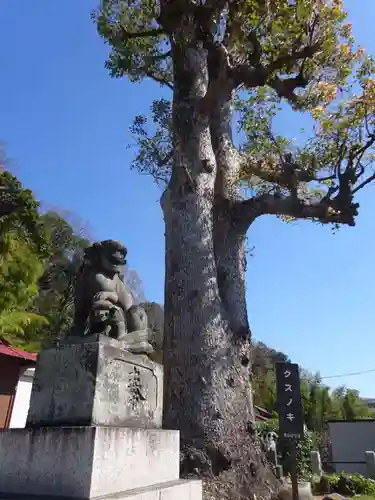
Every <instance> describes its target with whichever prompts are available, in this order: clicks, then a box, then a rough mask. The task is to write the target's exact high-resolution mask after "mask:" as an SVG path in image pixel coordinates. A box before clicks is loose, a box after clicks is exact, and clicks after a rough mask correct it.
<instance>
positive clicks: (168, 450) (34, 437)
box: [0, 427, 188, 500]
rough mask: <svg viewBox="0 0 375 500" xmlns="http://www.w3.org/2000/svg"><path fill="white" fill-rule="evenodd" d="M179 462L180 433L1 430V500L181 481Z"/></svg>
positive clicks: (80, 495)
mask: <svg viewBox="0 0 375 500" xmlns="http://www.w3.org/2000/svg"><path fill="white" fill-rule="evenodd" d="M179 459H180V446H179V432H178V431H169V430H161V429H131V428H126V427H42V428H39V429H37V428H36V429H4V430H0V498H7V495H9V496H21V495H22V496H23V497H27V496H28V495H30V496H31V495H32V496H48V497H50V498H51V497H52V498H53V497H65V498H67V499H69V498H70V499H89V498H95V497H105V496H107V495H111V494H115V493H118V492H119V491H127V490H134V489H136V488H143V487H147V486H150V485H155V484H157V483H167V482H170V481H177V480H178V479H179ZM182 490H183V488H182ZM150 495H151V494H150ZM166 495H167V493H166ZM140 498H143V497H142V496H141V497H140ZM145 498H153V497H152V496H150V497H145ZM166 498H167V497H166ZM168 498H169V497H168ZM184 498H185V497H184ZM186 498H188V497H186ZM179 500H181V499H179Z"/></svg>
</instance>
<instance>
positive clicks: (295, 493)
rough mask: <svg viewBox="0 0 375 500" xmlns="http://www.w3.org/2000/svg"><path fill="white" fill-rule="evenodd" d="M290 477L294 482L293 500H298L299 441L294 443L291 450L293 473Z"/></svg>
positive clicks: (291, 472)
mask: <svg viewBox="0 0 375 500" xmlns="http://www.w3.org/2000/svg"><path fill="white" fill-rule="evenodd" d="M290 477H291V480H292V497H293V500H298V498H299V497H298V476H297V441H293V443H292V448H291V471H290Z"/></svg>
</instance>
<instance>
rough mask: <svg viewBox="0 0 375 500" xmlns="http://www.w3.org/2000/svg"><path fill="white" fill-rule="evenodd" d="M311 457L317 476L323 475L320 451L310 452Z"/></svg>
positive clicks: (312, 466) (313, 470)
mask: <svg viewBox="0 0 375 500" xmlns="http://www.w3.org/2000/svg"><path fill="white" fill-rule="evenodd" d="M310 459H311V469H312V473H313V474H314V475H315V476H319V477H321V476H322V475H323V469H322V461H321V458H320V453H319V451H312V452H311V453H310Z"/></svg>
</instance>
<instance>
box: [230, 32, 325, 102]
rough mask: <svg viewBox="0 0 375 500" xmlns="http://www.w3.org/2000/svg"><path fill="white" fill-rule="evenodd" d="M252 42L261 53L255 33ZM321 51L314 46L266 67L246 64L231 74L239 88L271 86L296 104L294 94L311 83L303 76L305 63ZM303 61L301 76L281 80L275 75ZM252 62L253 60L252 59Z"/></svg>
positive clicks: (318, 46) (285, 56)
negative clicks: (276, 72) (278, 71)
mask: <svg viewBox="0 0 375 500" xmlns="http://www.w3.org/2000/svg"><path fill="white" fill-rule="evenodd" d="M251 42H252V44H253V45H254V47H255V48H257V51H258V52H259V50H260V48H261V46H260V42H259V40H258V39H257V37H256V35H255V33H251ZM319 49H320V44H314V45H310V46H307V47H304V48H303V49H301V50H298V51H297V50H296V51H293V52H292V53H291V54H285V55H283V56H280V57H279V58H277V59H275V61H273V62H271V63H269V64H268V66H264V65H261V64H259V61H258V63H257V64H255V65H254V66H249V65H246V64H242V65H239V66H237V67H233V68H231V74H232V78H233V82H234V86H235V87H236V88H237V87H239V86H240V85H245V86H246V87H247V88H254V87H258V86H263V85H267V84H268V85H269V86H270V87H272V88H273V89H274V90H275V91H276V92H277V94H278V96H279V97H284V98H285V99H287V100H289V101H290V102H293V103H296V102H297V100H298V96H297V95H296V94H295V93H294V91H295V90H296V89H297V88H305V87H306V86H307V85H308V83H309V81H308V79H307V78H306V77H305V76H304V75H303V63H304V61H305V60H306V59H308V58H311V57H313V56H314V55H315V54H316V53H317V52H318V51H319ZM300 60H302V61H303V63H302V66H301V68H300V71H299V74H298V75H297V76H295V77H290V78H280V77H279V76H277V75H274V73H275V71H277V70H282V69H283V68H284V67H285V66H288V65H289V66H291V65H293V64H295V63H297V62H298V61H300ZM250 62H252V61H251V59H250Z"/></svg>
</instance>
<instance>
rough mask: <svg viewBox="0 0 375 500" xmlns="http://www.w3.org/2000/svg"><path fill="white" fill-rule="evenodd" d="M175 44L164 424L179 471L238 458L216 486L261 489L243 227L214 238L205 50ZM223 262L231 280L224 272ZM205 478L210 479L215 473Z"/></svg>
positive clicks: (220, 468)
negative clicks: (203, 106) (200, 105)
mask: <svg viewBox="0 0 375 500" xmlns="http://www.w3.org/2000/svg"><path fill="white" fill-rule="evenodd" d="M180 47H181V44H180V45H179V51H178V52H177V48H176V47H175V48H174V51H175V53H174V56H175V57H174V71H175V74H174V88H175V89H174V102H173V118H174V130H175V134H176V135H175V137H174V161H173V172H172V177H171V181H170V183H169V186H168V188H167V190H166V191H165V193H164V195H163V198H162V207H163V213H164V219H165V224H166V277H165V283H166V285H165V286H166V288H165V335H164V349H163V352H164V370H165V391H164V394H165V396H164V397H165V401H164V427H165V428H171V429H179V430H180V433H181V452H182V461H181V466H182V474H183V475H189V474H196V475H199V476H202V475H203V476H206V477H211V478H213V477H217V476H220V477H223V474H222V473H223V472H224V471H232V470H235V469H236V468H237V469H238V467H240V469H241V464H242V467H244V469H243V470H242V473H240V475H241V480H239V479H238V475H237V476H235V475H233V476H231V477H226V478H225V480H224V484H225V486H226V487H229V488H230V489H232V490H233V488H240V489H241V488H244V486H243V484H242V483H246V484H247V485H249V484H254V483H255V484H257V485H258V487H259V488H260V490H262V492H264V490H265V489H267V488H266V487H265V482H264V481H263V479H261V477H263V476H264V471H265V469H264V463H263V462H262V461H261V460H262V457H261V452H260V449H259V446H258V444H257V440H256V437H255V432H254V425H253V422H252V420H253V415H252V404H251V396H250V390H249V389H250V388H249V382H250V377H249V372H250V355H249V351H250V337H249V329H248V325H247V318H246V319H245V316H246V304H245V302H244V300H245V299H244V280H243V258H242V252H243V236H244V235H243V234H241V235H239V234H237V233H236V232H235V231H232V232H231V231H228V232H227V233H226V234H225V238H223V241H222V242H219V239H220V238H219V236H220V232H221V235H222V236H224V235H223V233H222V231H223V230H224V224H223V225H222V226H221V229H220V228H219V224H218V223H217V219H218V217H217V213H218V211H217V206H216V204H215V199H216V198H217V197H216V195H215V190H216V158H215V153H214V150H213V146H212V143H213V141H212V140H211V130H210V119H209V117H208V116H202V115H200V114H199V113H198V112H197V106H196V104H197V102H198V101H199V99H200V98H201V97H203V96H204V94H205V92H206V88H207V66H206V53H205V51H204V50H203V49H202V48H199V46H198V47H195V48H189V49H186V50H185V52H184V53H181V52H180V51H181V48H180ZM223 220H224V219H223ZM229 220H230V219H228V220H226V224H227V223H228V221H229ZM215 224H216V226H215ZM216 236H217V237H216ZM217 262H219V268H218V264H217ZM222 270H223V271H225V272H228V273H229V274H230V276H231V277H232V278H233V279H234V280H235V283H231V282H230V280H228V279H224V280H223V277H222V276H221V275H220V273H221V271H222ZM242 306H243V307H244V309H243V310H242V311H243V312H242V313H241V314H242V316H241V317H238V318H237V319H236V320H234V315H232V314H228V311H229V310H231V309H232V307H235V310H236V311H238V310H239V309H241V307H242ZM239 464H240V465H239ZM227 473H228V472H227ZM241 481H242V483H241ZM240 483H241V484H240ZM209 484H211V486H212V485H216V486H217V482H215V481H213V482H211V483H209ZM216 486H214V487H213V489H212V488H211V492H212V491H213V490H214V489H215V487H216ZM213 494H214V493H213ZM248 495H249V490H248V489H247V490H246V492H245V496H247V497H248ZM232 497H233V495H232Z"/></svg>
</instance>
